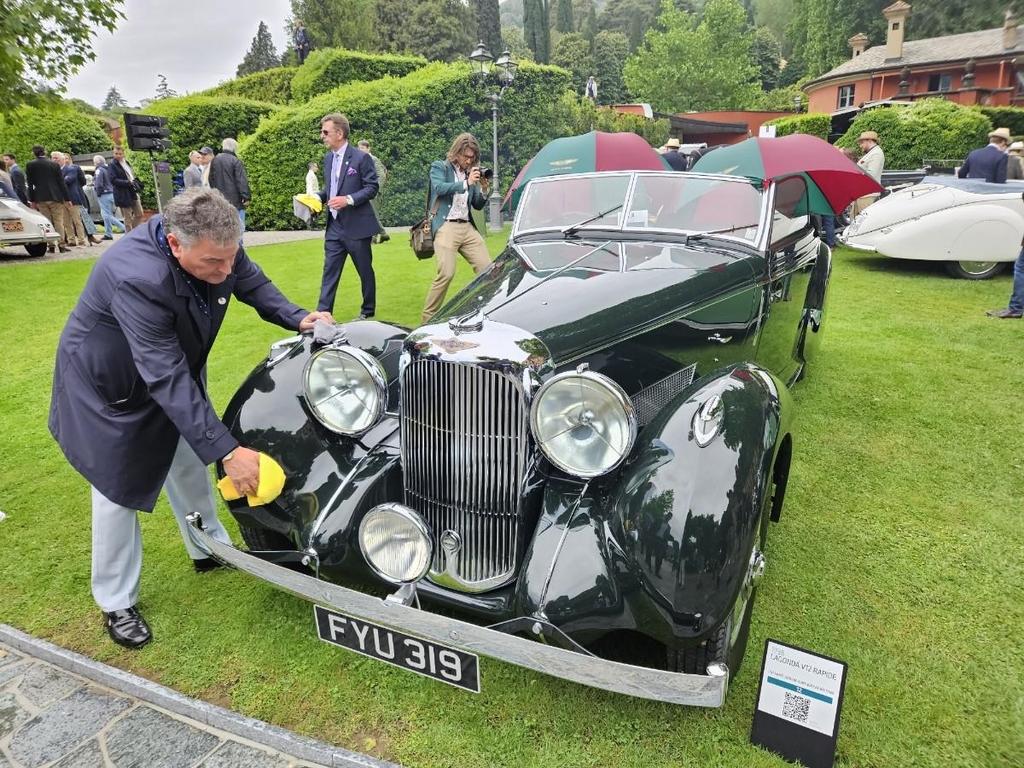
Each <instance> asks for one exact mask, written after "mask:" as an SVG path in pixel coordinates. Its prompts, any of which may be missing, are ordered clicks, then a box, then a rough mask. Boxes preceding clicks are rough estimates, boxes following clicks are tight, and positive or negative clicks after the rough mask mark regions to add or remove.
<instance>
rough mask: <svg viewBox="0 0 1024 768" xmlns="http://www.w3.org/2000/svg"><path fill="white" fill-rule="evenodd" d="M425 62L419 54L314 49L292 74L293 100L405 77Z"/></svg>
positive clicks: (307, 99)
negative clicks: (346, 87)
mask: <svg viewBox="0 0 1024 768" xmlns="http://www.w3.org/2000/svg"><path fill="white" fill-rule="evenodd" d="M426 63H427V60H426V59H424V58H422V57H420V56H396V55H394V54H370V53H359V52H358V51H349V50H346V49H344V48H324V49H322V50H316V51H313V52H312V53H310V54H309V56H308V57H307V58H306V61H305V63H303V65H302V66H301V67H299V68H298V71H296V73H295V75H294V77H292V83H291V89H292V99H293V100H294V101H297V102H303V101H309V100H310V99H311V98H313V97H314V96H319V95H321V94H324V93H328V92H329V91H333V90H334V89H335V88H338V87H339V86H342V85H347V84H348V83H359V82H369V81H371V80H379V79H380V78H382V77H386V76H388V75H390V76H391V77H404V76H405V75H408V74H409V73H411V72H415V71H416V70H417V69H419V68H421V67H423V66H424V65H426Z"/></svg>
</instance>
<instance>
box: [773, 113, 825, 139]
mask: <svg viewBox="0 0 1024 768" xmlns="http://www.w3.org/2000/svg"><path fill="white" fill-rule="evenodd" d="M765 125H774V126H775V135H776V136H779V137H782V136H789V135H791V134H794V133H807V134H810V135H811V136H817V137H818V138H819V139H824V140H825V141H828V134H829V131H830V130H831V129H832V116H831V115H829V114H827V113H825V112H811V113H810V114H807V115H793V116H792V117H776V118H775V119H774V120H769V121H768V122H766V123H765Z"/></svg>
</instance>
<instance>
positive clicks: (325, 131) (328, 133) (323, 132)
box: [320, 128, 334, 136]
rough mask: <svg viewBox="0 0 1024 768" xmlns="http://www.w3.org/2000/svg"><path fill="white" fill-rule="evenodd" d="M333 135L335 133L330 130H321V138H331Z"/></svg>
mask: <svg viewBox="0 0 1024 768" xmlns="http://www.w3.org/2000/svg"><path fill="white" fill-rule="evenodd" d="M332 133H334V131H332V130H330V129H329V128H321V129H320V135H321V136H330V135H331V134H332Z"/></svg>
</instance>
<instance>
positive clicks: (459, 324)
mask: <svg viewBox="0 0 1024 768" xmlns="http://www.w3.org/2000/svg"><path fill="white" fill-rule="evenodd" d="M448 327H449V328H451V329H452V330H453V331H454V332H455V333H456V334H459V333H479V332H480V331H481V330H483V327H484V313H483V312H481V311H480V310H479V309H474V310H473V311H472V312H468V313H467V314H465V315H460V316H458V317H453V318H452V319H451V320H449V321H448Z"/></svg>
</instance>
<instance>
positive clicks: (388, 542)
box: [359, 504, 434, 584]
mask: <svg viewBox="0 0 1024 768" xmlns="http://www.w3.org/2000/svg"><path fill="white" fill-rule="evenodd" d="M359 547H360V549H362V551H363V557H365V558H366V562H367V563H369V565H370V567H371V568H373V570H374V571H376V572H377V574H378V575H379V576H380V577H381V578H382V579H386V580H387V581H390V582H391V583H393V584H410V583H412V582H414V581H419V580H420V579H422V578H423V577H424V576H426V575H427V571H429V570H430V563H431V561H432V560H433V559H434V542H433V538H432V537H431V535H430V529H429V528H428V527H427V524H426V523H425V522H423V518H422V517H420V516H419V515H418V514H417V513H416V512H414V511H413V510H411V509H409V508H408V507H406V506H404V505H402V504H380V505H378V506H376V507H374V508H373V509H371V510H370V511H369V512H367V513H366V516H365V517H364V518H363V521H362V522H361V523H360V524H359Z"/></svg>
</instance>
